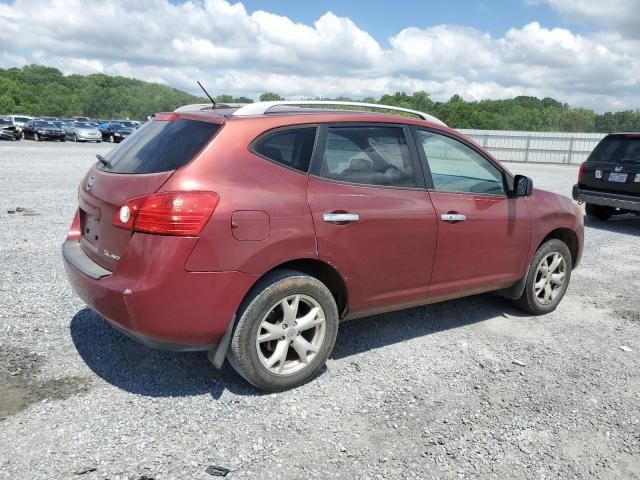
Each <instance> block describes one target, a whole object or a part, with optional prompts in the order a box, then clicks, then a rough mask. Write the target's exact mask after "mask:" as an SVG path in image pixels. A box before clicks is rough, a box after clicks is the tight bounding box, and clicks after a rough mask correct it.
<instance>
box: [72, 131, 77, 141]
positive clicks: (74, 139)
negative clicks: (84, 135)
mask: <svg viewBox="0 0 640 480" xmlns="http://www.w3.org/2000/svg"><path fill="white" fill-rule="evenodd" d="M73 141H74V142H77V141H78V136H77V135H76V134H75V133H74V134H73Z"/></svg>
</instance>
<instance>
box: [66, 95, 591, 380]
mask: <svg viewBox="0 0 640 480" xmlns="http://www.w3.org/2000/svg"><path fill="white" fill-rule="evenodd" d="M299 103H302V102H299ZM312 103H314V102H304V105H307V106H309V105H310V104H312ZM316 103H322V102H316ZM324 103H327V102H324ZM324 103H323V104H324ZM304 105H299V104H298V102H263V103H258V104H252V105H247V106H244V107H241V108H238V109H226V110H211V109H209V111H178V112H174V113H162V114H158V115H156V116H155V119H154V120H153V121H151V122H149V123H147V124H146V125H145V126H144V127H142V128H140V129H139V130H137V131H135V132H134V133H132V134H131V136H130V137H129V138H127V140H126V141H124V142H123V143H122V144H121V145H118V146H117V147H115V148H114V149H113V150H111V151H110V152H109V154H108V155H106V157H102V156H98V157H99V162H98V163H96V165H95V166H93V167H92V168H91V169H90V170H89V172H88V173H87V175H86V177H85V178H84V180H83V181H82V183H81V184H80V188H79V192H78V194H79V195H78V196H79V208H78V211H77V213H76V215H75V218H74V220H73V224H72V226H71V231H70V232H69V236H68V238H67V240H66V241H65V242H64V244H63V247H62V251H63V256H64V263H65V268H66V271H67V275H68V277H69V280H70V281H71V284H72V285H73V288H74V289H75V291H76V292H77V294H78V295H79V296H80V297H81V298H82V299H83V300H84V301H85V302H86V303H87V304H89V305H90V306H91V307H92V308H94V309H95V310H96V311H97V312H98V313H100V314H101V315H102V316H103V317H104V318H105V319H106V320H107V321H109V322H110V323H111V324H112V325H113V326H114V327H116V328H118V329H120V330H122V331H123V332H125V333H126V334H128V335H130V336H132V337H134V338H136V339H138V340H139V341H140V342H142V343H144V344H146V345H149V346H153V347H158V348H167V349H174V350H203V351H208V352H209V358H210V359H211V360H212V362H213V363H214V365H216V366H217V367H219V366H221V365H222V363H223V362H224V359H225V358H228V359H229V361H230V363H231V365H232V366H233V367H234V368H235V369H236V370H237V371H238V372H239V373H240V374H241V375H242V376H243V377H244V378H246V379H247V380H248V381H249V382H251V383H252V384H253V385H255V386H257V387H259V388H261V389H266V390H274V391H275V390H283V389H287V388H291V387H294V386H297V385H300V384H301V383H303V382H305V381H306V380H308V379H309V378H310V377H311V376H313V375H314V373H315V372H316V371H317V370H318V369H319V368H320V367H321V366H322V365H323V364H324V362H325V361H326V360H327V358H328V357H329V355H330V353H331V350H332V348H333V345H334V342H335V339H336V335H337V333H338V324H339V322H340V321H342V320H348V319H353V318H357V317H362V316H366V315H372V314H376V313H380V312H388V311H391V310H399V309H403V308H407V307H413V306H416V305H425V304H429V303H433V302H439V301H442V300H447V299H451V298H457V297H464V296H467V295H474V294H478V293H482V292H489V291H500V292H501V293H502V294H503V295H504V296H507V297H509V298H511V299H513V300H515V302H516V303H517V305H519V306H520V307H521V308H522V309H524V310H525V311H527V312H529V313H531V314H536V315H537V314H544V313H547V312H550V311H552V310H554V309H555V308H556V306H557V305H558V303H559V302H560V300H561V299H562V297H563V295H564V293H565V291H566V289H567V286H568V284H569V279H570V276H571V271H572V269H573V268H575V266H576V265H577V264H578V261H579V260H580V256H581V252H582V243H583V217H582V214H581V213H580V211H579V210H578V209H577V207H576V206H575V205H574V204H573V202H572V201H571V200H570V199H568V198H565V197H562V196H559V195H555V194H553V193H549V192H545V191H542V190H533V188H532V182H531V180H530V179H529V178H527V177H524V176H520V175H516V176H514V175H512V174H511V173H510V172H509V171H508V170H507V169H506V168H505V167H503V166H502V165H501V164H500V163H499V162H498V161H497V160H496V159H494V158H493V157H492V156H491V155H490V154H488V153H487V152H486V151H484V150H483V149H482V148H481V147H479V146H478V145H477V144H475V143H474V142H473V141H471V140H469V139H468V138H467V137H465V136H463V135H461V134H459V133H457V132H456V131H454V130H451V129H449V128H447V127H446V126H445V125H444V124H442V122H440V121H439V120H437V119H435V118H433V117H430V116H429V115H426V114H422V113H420V112H412V111H403V112H401V113H403V114H405V115H404V116H400V115H394V114H390V113H382V114H381V113H372V112H370V111H367V112H363V111H354V110H335V109H334V110H331V109H328V108H324V109H319V108H317V107H318V105H313V107H315V108H301V107H303V106H304ZM345 105H347V106H349V105H348V104H345ZM375 107H377V108H380V106H375ZM342 108H345V107H342ZM384 108H385V109H387V112H388V111H393V110H402V109H396V108H393V107H384ZM187 110H188V109H187ZM410 113H412V114H416V115H417V117H418V118H410V117H408V116H406V115H408V114H410Z"/></svg>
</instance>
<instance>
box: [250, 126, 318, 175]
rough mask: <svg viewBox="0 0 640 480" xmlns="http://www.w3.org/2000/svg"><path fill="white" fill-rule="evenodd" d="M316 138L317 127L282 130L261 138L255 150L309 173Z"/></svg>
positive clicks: (264, 155) (278, 161) (275, 160)
mask: <svg viewBox="0 0 640 480" xmlns="http://www.w3.org/2000/svg"><path fill="white" fill-rule="evenodd" d="M315 140H316V127H304V128H295V129H287V130H280V131H277V132H274V133H272V134H271V135H268V136H267V137H265V138H263V139H262V140H260V141H259V142H258V143H257V144H256V146H255V147H254V151H255V152H256V153H258V154H259V155H262V156H263V157H266V158H268V159H269V160H273V161H274V162H277V163H280V164H282V165H285V166H287V167H290V168H294V169H296V170H299V171H301V172H304V173H307V172H308V171H309V164H310V163H311V155H312V153H313V144H314V143H315Z"/></svg>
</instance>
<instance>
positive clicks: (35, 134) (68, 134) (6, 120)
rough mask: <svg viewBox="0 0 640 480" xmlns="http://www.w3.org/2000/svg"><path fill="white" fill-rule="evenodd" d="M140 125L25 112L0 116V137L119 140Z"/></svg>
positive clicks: (16, 138)
mask: <svg viewBox="0 0 640 480" xmlns="http://www.w3.org/2000/svg"><path fill="white" fill-rule="evenodd" d="M140 125H141V123H140V122H138V121H135V120H92V119H90V118H87V117H72V118H56V117H37V118H34V117H28V116H26V115H7V116H4V117H0V140H13V141H15V140H20V139H30V140H35V141H38V142H39V141H43V140H57V141H60V142H64V141H66V140H70V141H73V142H98V143H99V142H102V141H105V142H112V143H119V142H121V141H122V140H124V139H125V138H126V137H127V136H129V134H130V133H131V132H133V131H134V130H135V129H137V128H138V127H140Z"/></svg>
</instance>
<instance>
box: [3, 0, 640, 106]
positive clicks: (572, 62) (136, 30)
mask: <svg viewBox="0 0 640 480" xmlns="http://www.w3.org/2000/svg"><path fill="white" fill-rule="evenodd" d="M531 1H545V2H547V3H550V4H552V7H553V8H557V9H558V10H559V11H562V12H563V13H565V14H567V15H569V14H571V15H578V14H579V15H581V18H585V19H587V18H595V17H598V12H601V9H600V7H598V8H596V7H591V6H590V5H595V4H591V3H590V2H580V1H578V0H567V1H563V2H562V3H560V2H559V1H556V0H531ZM617 1H619V2H620V8H621V11H624V12H627V16H635V19H636V20H637V18H638V14H637V13H636V12H637V11H638V10H634V9H631V10H630V9H629V8H628V6H629V5H630V4H631V5H632V6H633V5H636V4H637V3H638V2H640V0H631V1H628V2H622V1H621V0H617ZM602 3H604V2H602ZM34 11H37V12H38V15H32V14H31V13H29V12H34ZM610 18H611V19H610V20H607V21H606V22H605V21H604V20H603V21H602V23H601V24H599V28H600V27H601V29H600V30H598V31H597V32H592V33H582V34H577V33H575V32H572V31H570V30H568V29H560V28H554V29H549V28H545V27H544V26H542V25H540V24H539V23H537V22H532V23H530V24H528V25H525V26H523V27H519V28H518V27H514V28H512V29H510V30H508V31H507V32H506V33H505V34H504V35H503V36H501V37H497V38H496V37H492V36H491V35H490V34H488V33H486V32H483V31H480V30H477V29H473V28H469V27H464V26H457V25H438V26H433V27H429V28H424V29H420V28H416V27H408V28H405V29H403V30H402V31H400V32H398V33H397V34H396V35H394V36H392V37H391V38H390V39H389V43H388V45H384V46H383V45H381V44H379V43H378V42H377V41H376V40H375V39H374V38H373V37H372V36H371V34H370V33H368V32H366V31H364V30H362V29H361V28H359V27H358V26H357V25H356V23H354V21H352V20H351V19H349V18H344V17H339V16H336V15H335V14H333V13H331V12H327V13H326V14H324V15H323V16H321V17H320V18H319V19H318V20H317V21H316V22H314V23H313V25H306V24H301V23H295V22H293V21H292V20H290V19H289V18H287V17H284V16H280V15H275V14H273V13H269V12H266V11H257V12H253V13H249V12H247V10H246V9H245V7H244V6H243V5H242V4H241V3H233V4H232V3H229V2H227V1H225V0H203V1H193V2H187V3H183V4H179V5H174V4H171V3H169V2H168V1H167V0H141V1H136V2H131V1H125V0H113V1H107V0H101V1H98V0H29V1H26V0H16V1H15V2H14V3H12V4H10V5H6V4H0V44H2V45H16V48H15V51H13V50H12V51H9V52H6V51H5V52H0V65H3V66H14V65H17V66H19V65H23V64H25V63H27V62H37V63H44V64H47V65H51V66H55V67H57V68H59V69H61V70H62V71H63V72H65V73H83V74H86V73H92V72H101V73H109V74H118V75H125V76H131V77H136V78H141V79H144V80H150V81H156V82H159V83H163V84H167V85H171V86H175V87H177V88H182V89H186V90H189V91H192V92H196V93H199V92H198V90H197V87H196V86H195V80H196V79H200V80H203V81H204V82H205V84H206V85H207V86H209V88H210V90H212V91H214V92H216V93H232V94H241V95H249V96H254V97H255V96H257V95H258V94H260V93H261V92H264V91H268V90H271V91H276V92H279V93H280V94H283V95H286V96H292V97H294V96H337V95H349V96H354V97H365V96H370V95H373V96H378V95H380V94H382V93H390V92H394V91H398V90H404V91H407V92H413V91H416V90H426V91H427V92H429V93H430V94H431V95H432V96H433V97H434V98H435V99H438V100H446V99H448V98H449V97H450V96H451V95H453V94H455V93H458V94H460V95H462V96H463V97H464V98H467V99H478V100H479V99H483V98H505V97H512V96H515V95H536V96H541V97H544V96H551V97H554V98H557V99H559V100H561V101H563V102H565V101H566V102H569V103H571V104H572V105H576V106H588V107H594V108H596V109H599V110H605V109H624V108H639V107H640V38H635V37H634V35H632V34H625V33H624V30H623V29H619V30H607V27H608V26H610V25H615V24H618V23H616V22H620V21H622V20H620V19H617V16H611V15H610ZM623 20H624V19H623ZM625 21H626V20H625ZM16 38H19V39H20V41H19V42H16V41H15V39H16Z"/></svg>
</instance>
